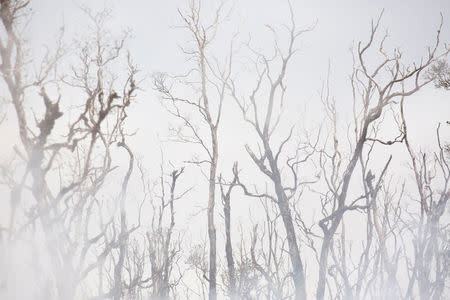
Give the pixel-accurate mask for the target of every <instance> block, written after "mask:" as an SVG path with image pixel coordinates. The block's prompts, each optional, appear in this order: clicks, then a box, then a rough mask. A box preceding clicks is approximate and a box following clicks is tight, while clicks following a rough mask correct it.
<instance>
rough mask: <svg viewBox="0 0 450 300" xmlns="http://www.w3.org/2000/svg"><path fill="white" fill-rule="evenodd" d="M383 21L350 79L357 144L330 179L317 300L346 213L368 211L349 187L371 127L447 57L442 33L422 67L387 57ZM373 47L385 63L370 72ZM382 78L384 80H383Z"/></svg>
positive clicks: (360, 49) (360, 50)
mask: <svg viewBox="0 0 450 300" xmlns="http://www.w3.org/2000/svg"><path fill="white" fill-rule="evenodd" d="M380 19H381V15H380V18H378V20H377V21H376V22H375V23H372V27H371V32H370V36H369V40H368V42H367V43H362V42H360V43H358V45H357V49H356V53H355V65H354V71H353V75H352V77H351V83H352V87H353V94H354V103H355V104H354V126H355V142H354V145H353V146H352V147H353V148H352V150H351V154H350V159H349V161H348V162H346V164H345V167H344V168H343V170H344V171H343V172H342V173H339V174H336V173H333V174H332V175H330V176H332V177H333V178H334V179H332V178H330V180H331V181H330V182H332V181H334V182H335V184H331V185H329V189H330V195H331V198H330V199H328V200H326V202H327V203H328V204H327V206H328V207H329V208H326V209H325V210H324V213H325V217H324V218H323V219H322V220H320V222H319V225H320V227H321V229H322V231H323V242H322V246H321V250H320V265H319V281H318V286H317V292H316V296H317V299H324V295H325V286H326V281H327V279H326V277H327V270H328V257H329V253H330V250H331V248H332V241H333V238H334V235H335V233H336V231H337V229H338V226H339V225H340V223H341V221H342V218H343V216H344V213H345V212H346V211H350V210H357V209H367V205H366V204H362V203H360V200H362V199H359V198H357V199H355V200H353V201H351V202H349V201H348V200H347V198H348V189H349V185H350V182H351V180H352V177H353V174H354V171H355V168H356V165H357V162H358V160H359V159H360V157H361V154H362V153H363V150H364V148H365V145H366V143H367V142H370V141H373V140H374V139H373V138H372V137H371V136H370V132H371V128H372V126H373V125H374V124H375V123H376V122H377V120H379V119H380V117H381V116H382V115H383V112H384V111H385V110H386V108H387V107H390V106H392V105H395V103H396V102H395V100H396V99H400V98H402V97H408V96H410V95H412V94H414V93H416V92H417V91H419V90H420V89H421V88H422V87H424V86H425V85H427V84H429V83H430V82H431V81H432V79H429V78H423V77H422V76H421V75H422V74H424V73H425V72H426V71H427V70H428V69H429V68H430V67H431V66H432V65H433V64H434V63H435V62H436V61H438V60H439V59H441V58H442V57H444V56H445V55H447V53H448V50H447V49H444V50H443V51H441V52H439V51H440V49H439V43H440V41H439V36H440V30H438V33H437V37H436V43H435V45H434V46H433V47H431V48H429V51H428V54H427V57H426V58H425V59H423V60H422V61H421V62H420V63H416V64H413V65H412V66H410V67H409V66H405V65H403V63H402V60H401V57H402V55H401V52H400V50H398V49H395V50H394V51H393V53H392V54H388V53H387V52H386V51H385V49H384V47H383V45H384V41H385V39H386V37H387V35H384V36H383V37H382V38H381V40H380V42H379V44H378V45H376V46H375V40H376V33H377V31H378V28H379V24H380ZM374 47H377V48H378V52H379V55H380V56H381V58H383V60H382V62H381V63H379V64H378V65H376V66H375V67H373V68H372V70H369V66H368V63H367V58H366V56H367V53H368V51H369V50H370V49H372V48H374ZM383 76H385V77H384V78H383ZM386 76H387V78H388V79H387V80H386V79H385V78H386ZM405 86H407V88H406V89H405V88H402V87H405ZM358 98H360V104H357V103H358V100H357V99H358ZM358 107H359V108H358ZM377 142H380V140H377ZM335 143H336V142H335ZM336 144H337V143H336ZM335 154H337V151H336V150H334V154H331V155H330V156H329V157H335ZM340 163H341V162H340ZM335 171H336V169H335Z"/></svg>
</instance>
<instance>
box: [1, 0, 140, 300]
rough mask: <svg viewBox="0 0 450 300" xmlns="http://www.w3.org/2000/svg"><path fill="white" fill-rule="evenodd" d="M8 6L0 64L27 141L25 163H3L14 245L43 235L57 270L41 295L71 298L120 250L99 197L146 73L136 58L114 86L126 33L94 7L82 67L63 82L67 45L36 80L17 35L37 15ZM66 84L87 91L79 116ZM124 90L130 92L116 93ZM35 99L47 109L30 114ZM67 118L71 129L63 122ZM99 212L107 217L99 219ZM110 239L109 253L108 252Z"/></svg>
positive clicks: (20, 150)
mask: <svg viewBox="0 0 450 300" xmlns="http://www.w3.org/2000/svg"><path fill="white" fill-rule="evenodd" d="M0 5H1V6H0V19H1V22H2V24H3V27H2V32H1V33H0V34H1V35H2V37H1V42H0V56H1V61H2V63H1V67H0V71H1V73H2V78H3V80H4V82H5V84H6V87H7V90H8V92H9V94H8V96H9V97H10V99H11V102H12V104H13V106H14V111H15V113H16V117H17V128H18V136H19V137H20V141H21V145H20V146H17V147H16V148H15V152H16V154H17V157H18V158H20V160H22V162H21V164H20V166H21V167H20V166H19V167H17V168H15V169H9V170H7V169H5V168H3V171H4V172H3V179H4V180H2V181H3V182H2V183H6V184H8V186H9V187H10V189H11V215H10V219H9V224H10V226H9V228H8V229H7V230H8V236H9V241H7V242H8V243H11V244H12V243H13V241H16V240H20V239H21V237H22V236H24V235H26V234H28V233H36V234H42V235H43V239H44V244H45V247H46V248H45V249H46V252H47V255H48V256H50V257H51V258H52V264H51V273H52V275H51V278H49V277H45V278H43V279H42V280H43V281H46V283H45V284H43V285H42V286H39V287H38V289H41V290H37V291H36V294H35V295H33V297H36V298H40V297H42V298H45V299H51V298H52V294H54V295H56V297H58V298H64V299H71V298H73V297H75V296H76V295H78V294H79V293H80V292H81V291H80V290H79V286H80V285H81V284H82V283H83V282H84V281H85V280H86V278H88V277H89V276H92V271H94V270H96V269H97V268H98V267H99V266H100V265H101V264H102V262H103V261H104V259H105V258H106V257H110V255H111V253H112V251H113V249H115V248H116V247H118V243H117V240H116V239H115V237H114V238H113V239H109V237H108V232H109V231H110V230H111V229H112V227H113V225H112V224H113V220H108V221H106V222H105V221H104V218H103V217H105V218H107V219H111V216H103V214H104V212H103V210H102V206H103V205H102V203H101V202H100V201H99V199H98V197H97V195H98V193H99V191H100V190H102V188H103V186H104V184H105V178H106V177H107V176H110V174H111V173H112V172H113V170H114V169H115V167H114V166H113V165H112V161H113V155H112V153H111V152H112V146H113V145H114V144H117V143H119V145H125V137H126V131H125V129H124V123H125V120H126V117H127V114H126V111H127V109H128V107H129V105H130V104H131V102H132V101H133V99H134V97H135V95H134V93H135V90H136V84H135V79H134V78H135V74H136V72H137V71H136V69H135V67H134V66H133V65H132V64H131V63H130V64H129V69H128V70H127V72H126V73H125V74H124V75H123V76H122V77H121V79H123V81H122V82H121V83H116V84H114V85H113V84H112V82H111V81H109V80H108V79H109V78H108V77H107V76H108V73H107V72H108V71H107V68H108V67H109V66H110V65H111V64H113V63H114V62H115V61H117V60H120V59H121V53H122V51H123V43H124V40H125V38H122V39H119V40H117V41H114V40H110V41H108V42H111V43H110V44H109V45H107V44H108V43H106V42H105V38H107V36H108V35H107V34H106V35H105V34H104V31H103V28H102V26H101V25H102V22H103V20H104V18H105V16H106V15H105V14H104V13H100V14H88V15H89V18H90V19H91V21H93V24H94V25H95V30H96V32H95V34H94V36H95V37H94V39H93V40H90V41H88V42H86V43H81V44H80V45H81V47H80V48H78V50H80V53H79V57H78V58H79V59H80V60H79V64H78V66H80V67H79V68H78V67H74V68H73V72H72V74H71V75H70V76H67V77H65V78H64V79H63V80H59V76H60V74H58V73H56V70H57V68H56V66H57V65H58V63H59V62H60V60H61V59H62V55H63V54H64V53H65V52H64V51H63V50H64V48H63V47H62V44H61V42H58V44H57V47H56V50H55V52H54V53H53V54H52V53H50V52H49V53H47V55H46V56H45V57H44V58H43V59H42V61H41V64H40V66H41V68H40V70H39V72H38V75H37V76H36V78H32V79H30V76H29V74H31V72H29V70H30V68H31V65H30V62H29V61H28V60H27V59H25V54H24V53H26V47H27V45H26V43H25V42H24V41H23V40H22V39H21V36H20V34H19V33H18V32H19V30H20V26H21V24H22V22H23V21H24V20H25V19H26V18H27V16H28V14H27V9H28V8H27V7H28V5H29V2H28V1H12V0H10V1H1V2H0ZM108 37H109V36H108ZM91 50H95V51H92V52H91ZM67 55H69V54H67ZM63 85H64V86H65V87H67V85H68V86H70V87H71V88H74V89H76V90H77V91H78V92H79V96H80V104H81V105H80V106H78V108H77V109H76V110H73V114H72V116H73V115H75V117H70V116H69V115H65V114H64V111H65V109H66V107H64V106H63V107H64V108H63V107H62V105H63V104H64V101H65V97H64V96H63V95H62V94H61V93H58V91H59V88H60V87H61V86H63ZM117 88H120V89H122V90H121V93H119V92H116V91H115V90H114V89H117ZM54 91H55V92H54ZM55 94H56V95H55ZM31 100H36V101H33V102H34V103H35V104H36V105H37V104H38V103H39V105H40V111H42V112H43V113H42V115H37V116H35V117H34V118H33V117H31V113H32V108H31V107H30V102H31ZM38 101H39V102H38ZM32 120H34V122H33V121H32ZM62 120H66V123H68V124H69V125H68V127H64V126H60V124H61V122H62ZM127 150H128V152H129V153H131V152H130V151H129V149H127ZM99 155H100V156H101V157H102V158H101V159H99V158H98V156H99ZM129 173H130V171H129V172H127V174H126V175H125V180H124V188H123V189H122V196H121V197H120V198H121V199H122V200H121V202H123V201H124V200H123V199H124V198H125V196H126V182H127V181H128V179H129ZM55 178H56V180H55ZM121 207H122V205H121ZM121 211H123V210H121ZM92 214H96V216H97V217H98V218H97V220H96V222H94V220H93V218H92ZM122 220H123V221H124V218H122ZM122 229H124V227H123V226H122ZM123 233H124V231H123V230H122V236H123ZM101 245H103V250H101V251H99V248H101ZM63 275H64V276H63ZM45 286H47V290H46V288H45Z"/></svg>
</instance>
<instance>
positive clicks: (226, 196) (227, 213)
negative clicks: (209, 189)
mask: <svg viewBox="0 0 450 300" xmlns="http://www.w3.org/2000/svg"><path fill="white" fill-rule="evenodd" d="M233 175H234V177H233V180H232V181H231V182H230V183H228V184H226V183H225V182H224V181H223V180H222V176H220V177H219V183H220V192H221V196H222V204H223V216H224V219H225V239H226V241H225V256H226V260H227V268H228V276H227V277H228V280H227V281H228V285H229V288H228V294H229V296H230V299H238V294H237V290H236V270H235V263H234V258H233V245H232V241H231V203H230V198H231V192H232V191H233V188H234V187H235V186H236V184H237V179H238V178H237V163H235V164H234V166H233ZM225 186H228V188H227V189H225Z"/></svg>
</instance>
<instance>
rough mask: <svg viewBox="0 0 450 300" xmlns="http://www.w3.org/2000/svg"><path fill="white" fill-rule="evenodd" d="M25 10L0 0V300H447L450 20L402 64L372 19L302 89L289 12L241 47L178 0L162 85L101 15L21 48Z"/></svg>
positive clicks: (305, 27) (231, 9) (202, 8)
mask: <svg viewBox="0 0 450 300" xmlns="http://www.w3.org/2000/svg"><path fill="white" fill-rule="evenodd" d="M55 1H56V0H55ZM35 2H39V1H34V0H30V1H27V0H0V21H1V22H0V23H1V25H0V61H1V63H0V73H1V78H0V82H1V84H0V89H1V103H0V104H1V105H0V130H1V131H0V132H1V134H0V138H1V140H0V141H1V142H0V143H1V148H2V149H1V151H0V202H1V204H0V209H1V213H0V298H1V299H38V300H43V299H210V300H215V299H320V300H321V299H342V300H344V299H345V300H350V299H354V300H356V299H420V300H425V299H430V300H438V299H442V300H444V299H449V298H450V205H449V204H448V202H449V198H450V110H447V111H445V109H448V108H449V107H450V106H449V105H448V103H449V101H450V65H449V62H450V60H449V56H448V54H449V52H450V46H449V45H448V44H446V43H447V42H448V39H449V38H450V35H449V33H448V30H449V24H450V16H449V15H445V14H444V13H442V14H439V13H438V14H436V15H435V16H434V19H433V23H432V24H423V26H428V28H430V32H431V34H430V35H429V36H428V37H427V39H426V40H421V39H419V38H418V39H417V41H416V43H417V44H418V45H417V49H419V50H420V56H419V57H417V56H415V55H409V52H408V51H409V50H410V49H409V48H408V47H404V46H402V45H401V44H398V43H397V42H396V38H398V36H396V35H395V34H392V35H391V34H390V31H389V28H388V27H387V26H386V24H385V22H384V20H385V16H386V15H387V14H389V7H386V8H385V10H379V11H376V12H373V14H372V16H373V18H372V19H370V18H369V19H367V20H366V22H365V23H364V24H359V25H358V26H360V27H361V28H362V29H363V30H364V32H365V35H364V37H362V38H361V39H360V40H359V38H358V37H355V38H354V40H353V41H352V40H346V41H344V44H345V45H339V44H338V45H336V46H335V47H336V48H344V49H347V52H348V53H349V55H350V56H351V60H349V64H348V66H347V67H348V68H347V69H348V70H350V71H349V72H347V73H342V74H340V73H339V74H337V73H336V72H334V69H333V62H334V61H339V60H340V59H341V58H340V57H339V56H338V57H322V58H321V60H325V61H329V63H328V68H323V69H322V68H321V67H320V68H319V67H318V68H319V69H318V70H316V71H317V72H318V74H320V76H317V77H316V76H315V75H314V74H317V73H315V72H314V73H313V72H311V71H310V70H308V69H307V68H305V67H304V66H303V65H302V61H304V60H308V57H305V54H304V52H303V49H304V47H307V46H308V45H307V43H308V39H309V38H310V37H311V36H314V35H315V34H316V29H317V28H318V27H319V26H320V24H321V23H320V22H322V20H320V19H317V20H316V19H315V18H314V16H312V17H311V19H310V20H302V19H300V18H298V17H297V16H298V11H300V10H301V9H302V5H306V4H304V3H302V2H299V3H297V2H296V1H291V2H288V1H284V2H285V3H284V6H283V14H284V15H283V16H282V20H284V22H283V23H280V24H264V23H261V24H259V25H258V26H259V28H261V31H259V32H258V33H255V34H253V33H252V32H246V31H245V28H239V27H236V26H234V25H230V24H232V23H230V22H231V21H230V20H233V18H236V15H239V9H238V8H236V5H235V4H236V1H235V2H232V1H225V2H220V1H206V0H203V1H200V2H199V1H190V0H186V1H185V3H184V5H183V6H180V7H179V8H178V10H176V9H175V10H173V12H172V15H171V16H170V17H171V18H173V20H174V21H173V22H172V25H173V27H172V28H158V30H163V31H164V30H167V31H169V30H173V31H177V32H179V34H181V35H182V36H183V37H184V39H182V40H173V41H169V42H170V43H171V44H173V45H174V48H175V47H176V49H177V53H178V57H177V58H175V57H174V59H181V61H183V63H181V64H178V65H175V66H171V67H168V68H167V70H164V69H163V70H161V69H149V70H147V69H146V67H145V68H143V67H142V62H141V61H140V59H137V58H136V57H137V56H135V54H134V53H133V51H132V49H131V48H130V47H129V45H130V43H133V40H135V39H136V38H135V37H134V36H133V28H129V29H128V28H126V27H124V28H119V29H117V28H116V27H114V28H113V27H111V26H110V22H111V20H113V19H114V18H116V17H117V15H118V14H117V13H116V12H114V10H111V9H109V8H108V7H104V8H103V9H97V8H92V7H90V6H84V5H79V8H78V9H79V13H80V14H81V15H83V16H84V19H83V24H82V26H81V28H82V29H83V30H82V31H83V32H82V34H75V35H73V34H71V33H70V26H71V24H70V23H66V24H61V28H60V29H59V30H58V34H57V35H56V36H54V38H53V41H52V42H50V43H48V44H45V45H43V46H42V45H41V47H40V48H36V46H35V45H34V44H32V43H31V42H30V39H31V37H32V35H33V34H34V32H38V31H36V30H37V29H36V28H33V27H34V26H36V24H34V23H32V22H33V18H34V17H35V11H34V9H32V8H33V7H34V6H33V5H34V3H35ZM143 2H145V1H143ZM162 2H163V1H162ZM280 2H283V1H280ZM294 2H295V3H294ZM430 2H432V1H430ZM105 3H108V2H105ZM305 3H306V1H305ZM135 9H136V11H139V7H136V8H135ZM36 13H38V12H36ZM146 13H147V14H148V18H152V11H148V12H146ZM119 15H120V14H119ZM343 17H344V18H351V16H350V15H349V16H343ZM414 22H419V23H420V22H421V21H420V20H414ZM30 24H34V25H30ZM320 38H322V39H327V38H329V37H326V36H323V37H320ZM260 40H264V41H265V42H264V43H262V42H261V41H260ZM305 43H306V44H305ZM267 45H269V46H267ZM148 47H149V48H151V47H158V41H149V42H148ZM38 49H40V50H39V51H38ZM42 49H44V50H42ZM142 51H144V52H145V51H146V50H145V49H142ZM161 51H164V50H161ZM167 55H169V54H167ZM139 57H143V55H140V56H139ZM298 73H304V74H308V73H310V74H311V75H310V76H309V77H310V79H311V81H312V82H315V83H318V86H320V88H318V89H316V93H315V94H314V96H313V98H312V100H311V101H312V102H311V103H313V104H311V105H309V104H308V105H306V107H305V109H299V106H295V105H293V104H296V103H300V102H301V101H303V99H304V96H303V95H302V92H301V91H302V88H304V85H303V83H302V82H301V81H300V80H299V79H298V77H296V76H297V75H296V74H298ZM336 78H341V79H339V80H340V81H339V84H336V83H335V82H336V81H335V80H336ZM341 83H342V85H343V86H345V92H343V93H339V96H336V95H335V90H336V89H337V88H340V87H337V85H339V86H340V85H341ZM292 91H295V92H292ZM433 95H440V96H439V97H444V98H445V101H446V104H444V105H442V104H440V106H439V105H438V104H435V102H433V101H435V100H434V98H433ZM413 99H414V100H413ZM412 101H414V102H412ZM145 103H153V104H152V105H154V106H155V107H156V106H158V107H159V109H160V110H159V111H152V110H146V108H145V107H146V106H145V105H144V104H145ZM411 103H419V104H417V105H420V103H422V104H423V105H426V106H427V107H428V108H429V110H427V111H426V112H425V111H424V112H423V114H428V115H429V120H430V121H429V122H430V123H431V126H432V127H431V128H432V130H429V128H430V127H426V126H420V125H418V123H417V119H415V118H414V117H412V116H411V114H412V113H411V111H412V109H411V107H412V106H413V104H411ZM425 103H426V104H425ZM414 105H416V104H414ZM419 107H421V106H419ZM442 110H444V115H446V117H447V119H442V118H440V117H433V115H434V114H435V113H438V112H441V113H442ZM430 112H431V113H430ZM138 114H144V115H145V118H146V119H147V120H148V121H149V122H150V121H151V120H158V121H157V122H158V124H160V125H161V127H165V130H164V131H163V132H160V131H159V130H160V129H159V128H161V127H159V128H152V127H151V126H147V127H145V126H144V125H143V123H141V124H139V123H136V122H134V121H133V118H137V117H135V116H137V115H138ZM439 116H442V114H440V115H439ZM233 124H234V125H233ZM233 126H234V127H233ZM141 127H142V128H144V127H145V128H144V129H141ZM230 128H234V129H233V130H231V129H230ZM425 130H427V132H424V131H425ZM231 131H232V132H233V133H232V134H230V132H231ZM225 132H228V133H225ZM155 134H158V137H159V140H160V141H161V142H160V143H159V144H156V143H154V142H152V141H150V138H149V137H150V136H154V135H155ZM418 136H425V137H426V138H427V141H428V142H423V141H424V140H423V139H420V138H418ZM143 145H145V146H143Z"/></svg>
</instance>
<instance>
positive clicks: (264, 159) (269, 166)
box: [227, 6, 312, 299]
mask: <svg viewBox="0 0 450 300" xmlns="http://www.w3.org/2000/svg"><path fill="white" fill-rule="evenodd" d="M290 21H291V24H290V27H289V28H288V42H287V47H286V49H282V48H281V47H280V45H279V41H278V33H277V32H276V31H275V30H274V29H273V28H272V27H270V26H269V29H270V31H271V32H272V33H273V34H274V38H275V41H274V49H275V53H274V55H273V56H267V55H265V54H263V53H259V52H257V51H256V50H252V52H253V53H254V54H255V56H256V60H255V68H256V72H257V79H256V86H255V88H254V89H253V91H252V93H251V94H250V96H249V99H246V97H240V96H239V91H238V87H237V86H236V81H235V80H233V79H231V78H230V80H229V81H228V82H227V88H228V89H229V91H230V93H231V95H232V96H233V98H234V99H235V100H236V103H237V104H238V107H239V109H240V111H241V112H242V115H243V118H244V119H245V121H246V122H247V123H248V124H250V125H251V126H252V127H253V129H254V130H255V132H256V134H257V137H258V139H259V141H260V144H261V145H260V149H262V150H260V153H259V154H255V153H254V151H253V150H252V149H251V148H250V146H248V145H247V146H246V150H247V152H248V154H249V155H250V157H251V159H252V160H253V162H254V163H255V164H256V166H257V167H258V169H259V170H260V171H261V172H262V173H263V174H265V175H266V176H267V177H268V178H269V179H270V180H271V182H272V184H273V187H274V190H275V196H271V195H268V194H258V193H253V192H250V191H249V190H248V189H247V188H246V187H245V186H244V185H243V184H242V183H241V186H242V187H243V188H244V191H245V193H246V194H247V195H248V196H251V197H256V198H260V197H264V198H268V199H271V200H272V201H274V203H276V204H277V205H278V208H279V210H280V215H281V218H282V220H283V224H284V228H285V231H286V237H287V242H288V245H289V251H288V252H289V256H290V261H291V265H292V273H293V274H292V280H293V282H294V285H295V290H296V293H295V295H296V299H306V285H305V272H304V267H303V263H302V260H301V257H300V250H299V245H298V240H297V237H296V233H295V228H294V223H293V220H292V213H291V208H290V203H289V201H290V200H291V199H292V198H293V197H294V195H295V194H296V192H297V190H298V188H299V186H300V185H302V184H303V182H301V181H300V179H299V178H298V175H297V170H298V166H299V164H301V163H303V162H305V161H306V160H307V159H308V158H309V155H308V154H307V155H306V157H305V158H304V159H299V158H298V157H291V158H288V159H287V161H286V164H287V166H288V168H289V171H291V175H292V183H291V184H288V183H285V182H283V181H282V174H281V167H280V165H279V159H280V154H281V153H282V151H283V147H284V146H285V145H286V143H288V142H289V141H290V139H291V136H292V129H291V131H290V133H289V134H288V136H287V138H286V139H285V140H283V141H282V142H281V143H280V145H279V146H278V147H274V146H273V145H272V144H271V137H272V136H273V134H274V132H275V130H276V129H277V127H278V125H279V122H280V120H281V113H280V112H279V113H278V115H276V114H277V110H276V108H275V107H278V106H281V107H282V105H283V100H284V95H285V91H286V85H285V77H286V71H287V67H288V65H289V63H290V61H291V58H292V56H293V55H294V53H295V51H296V49H295V42H296V40H297V39H298V38H299V37H300V36H301V35H302V34H303V33H305V32H308V31H310V30H311V29H312V27H311V28H307V29H303V30H299V29H298V28H297V27H296V24H295V22H294V14H293V11H292V7H291V6H290ZM277 63H278V64H279V66H278V70H277V71H274V69H275V68H276V64H277ZM263 87H264V88H268V91H269V92H268V94H267V95H264V94H262V91H263ZM259 98H266V102H265V103H264V102H262V100H259V101H258V99H259ZM263 108H264V110H265V111H262V110H263ZM261 115H262V117H261ZM261 118H262V119H261Z"/></svg>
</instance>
